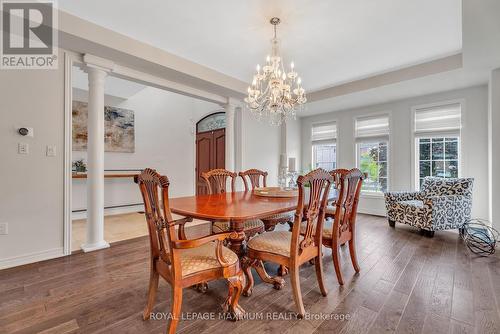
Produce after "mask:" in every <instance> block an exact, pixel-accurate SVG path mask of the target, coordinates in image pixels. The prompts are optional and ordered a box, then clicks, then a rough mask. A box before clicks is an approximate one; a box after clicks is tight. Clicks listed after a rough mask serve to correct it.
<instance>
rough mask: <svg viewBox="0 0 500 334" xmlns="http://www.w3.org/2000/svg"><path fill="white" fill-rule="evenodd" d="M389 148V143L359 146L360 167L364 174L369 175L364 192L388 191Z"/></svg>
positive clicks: (370, 143)
mask: <svg viewBox="0 0 500 334" xmlns="http://www.w3.org/2000/svg"><path fill="white" fill-rule="evenodd" d="M387 148H388V145H387V142H369V143H359V144H358V167H359V169H360V170H361V171H362V172H363V173H367V174H368V177H367V179H366V180H365V181H363V187H362V190H363V191H366V192H385V191H387V186H388V182H387V177H388V152H387Z"/></svg>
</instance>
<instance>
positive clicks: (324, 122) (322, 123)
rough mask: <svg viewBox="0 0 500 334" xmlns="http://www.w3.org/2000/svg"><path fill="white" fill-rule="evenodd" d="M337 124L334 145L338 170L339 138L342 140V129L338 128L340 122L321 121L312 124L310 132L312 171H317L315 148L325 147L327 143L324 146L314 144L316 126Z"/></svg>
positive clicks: (334, 120)
mask: <svg viewBox="0 0 500 334" xmlns="http://www.w3.org/2000/svg"><path fill="white" fill-rule="evenodd" d="M332 123H333V124H335V128H336V137H335V139H333V141H332V144H334V145H335V164H336V168H338V165H339V138H340V134H339V133H340V132H341V130H340V128H339V126H338V124H339V123H338V121H337V119H330V120H325V121H321V122H314V123H311V127H310V131H309V142H310V147H311V160H310V161H311V169H313V170H314V169H316V167H315V162H314V146H316V145H325V144H326V142H325V143H323V144H318V143H316V144H315V143H314V141H313V140H312V133H313V128H314V127H315V126H318V125H327V124H332Z"/></svg>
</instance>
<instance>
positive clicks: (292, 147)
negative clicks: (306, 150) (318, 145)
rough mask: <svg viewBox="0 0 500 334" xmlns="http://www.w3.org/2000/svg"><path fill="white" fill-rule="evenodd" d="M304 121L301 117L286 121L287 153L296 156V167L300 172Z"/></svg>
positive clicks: (289, 155)
mask: <svg viewBox="0 0 500 334" xmlns="http://www.w3.org/2000/svg"><path fill="white" fill-rule="evenodd" d="M301 139H302V121H301V119H300V118H297V119H296V120H290V121H288V122H287V123H286V153H287V155H288V157H294V158H295V159H297V160H296V166H297V167H296V168H297V170H298V171H299V172H302V171H301V166H302V146H301V143H302V142H301Z"/></svg>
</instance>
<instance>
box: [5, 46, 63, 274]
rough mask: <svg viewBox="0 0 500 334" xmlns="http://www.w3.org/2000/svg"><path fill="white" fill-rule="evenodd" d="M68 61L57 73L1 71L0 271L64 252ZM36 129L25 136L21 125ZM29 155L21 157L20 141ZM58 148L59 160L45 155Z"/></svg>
mask: <svg viewBox="0 0 500 334" xmlns="http://www.w3.org/2000/svg"><path fill="white" fill-rule="evenodd" d="M63 59H64V57H63V56H62V54H60V56H59V60H60V63H59V69H57V70H1V71H0V72H1V73H0V120H1V121H0V153H1V156H2V159H1V162H0V174H1V175H2V185H1V186H0V222H2V223H8V224H9V234H8V235H0V269H1V268H2V267H7V266H11V265H13V264H22V263H27V262H34V261H40V260H43V259H46V258H50V257H55V256H61V255H62V254H63V167H64V159H63V152H64V64H63ZM23 126H24V127H33V128H34V137H33V138H30V137H22V136H20V135H19V134H18V133H17V129H18V128H19V127H23ZM20 142H22V143H27V144H29V154H28V155H19V154H18V153H17V145H18V143H20ZM46 145H56V153H57V156H55V157H47V156H46V155H45V152H46Z"/></svg>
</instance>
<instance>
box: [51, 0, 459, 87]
mask: <svg viewBox="0 0 500 334" xmlns="http://www.w3.org/2000/svg"><path fill="white" fill-rule="evenodd" d="M59 7H60V8H61V9H62V10H65V11H67V12H69V13H71V14H73V15H76V16H79V17H81V18H83V19H86V20H88V21H91V22H93V23H96V24H98V25H101V26H104V27H106V28H109V29H111V30H114V31H117V32H120V33H122V34H124V35H128V36H130V37H132V38H135V39H137V40H140V41H143V42H146V43H149V44H151V45H153V46H156V47H159V48H161V49H164V50H166V51H168V52H171V53H173V54H176V55H178V56H181V57H184V58H186V59H189V60H192V61H194V62H196V63H199V64H201V65H205V66H207V67H210V68H212V69H215V70H217V71H220V72H222V73H224V74H227V75H230V76H232V77H235V78H238V79H240V80H243V81H245V82H248V81H249V80H250V79H251V75H252V73H253V70H254V68H255V65H256V64H257V63H258V62H262V60H263V59H264V58H265V56H266V54H268V53H269V39H270V38H271V37H272V29H271V26H270V25H269V23H268V19H269V18H270V17H272V16H279V17H280V18H281V19H282V24H281V25H280V27H279V30H278V36H279V37H281V39H282V41H283V56H284V57H285V59H287V60H294V62H295V64H296V67H297V70H298V72H299V73H300V75H301V76H302V78H303V82H304V85H305V87H306V88H307V89H309V90H316V89H320V88H324V87H328V86H333V85H337V84H340V83H344V82H349V81H353V80H357V79H360V78H364V77H368V76H372V75H374V74H379V73H382V72H387V71H390V70H394V69H396V68H401V67H405V66H408V65H414V64H417V63H422V62H426V61H428V60H432V59H436V58H439V57H442V56H446V55H450V54H454V53H457V52H459V51H460V50H461V48H462V35H461V34H462V33H461V31H462V27H461V0H439V1H436V0H418V1H417V0H376V1H374V0H349V1H346V0H321V1H320V0H274V1H270V0H252V1H234V0H210V1H199V0H182V1H179V0H148V1H131V0H106V1H102V0H100V1H98V0H85V1H82V0H64V1H59Z"/></svg>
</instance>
